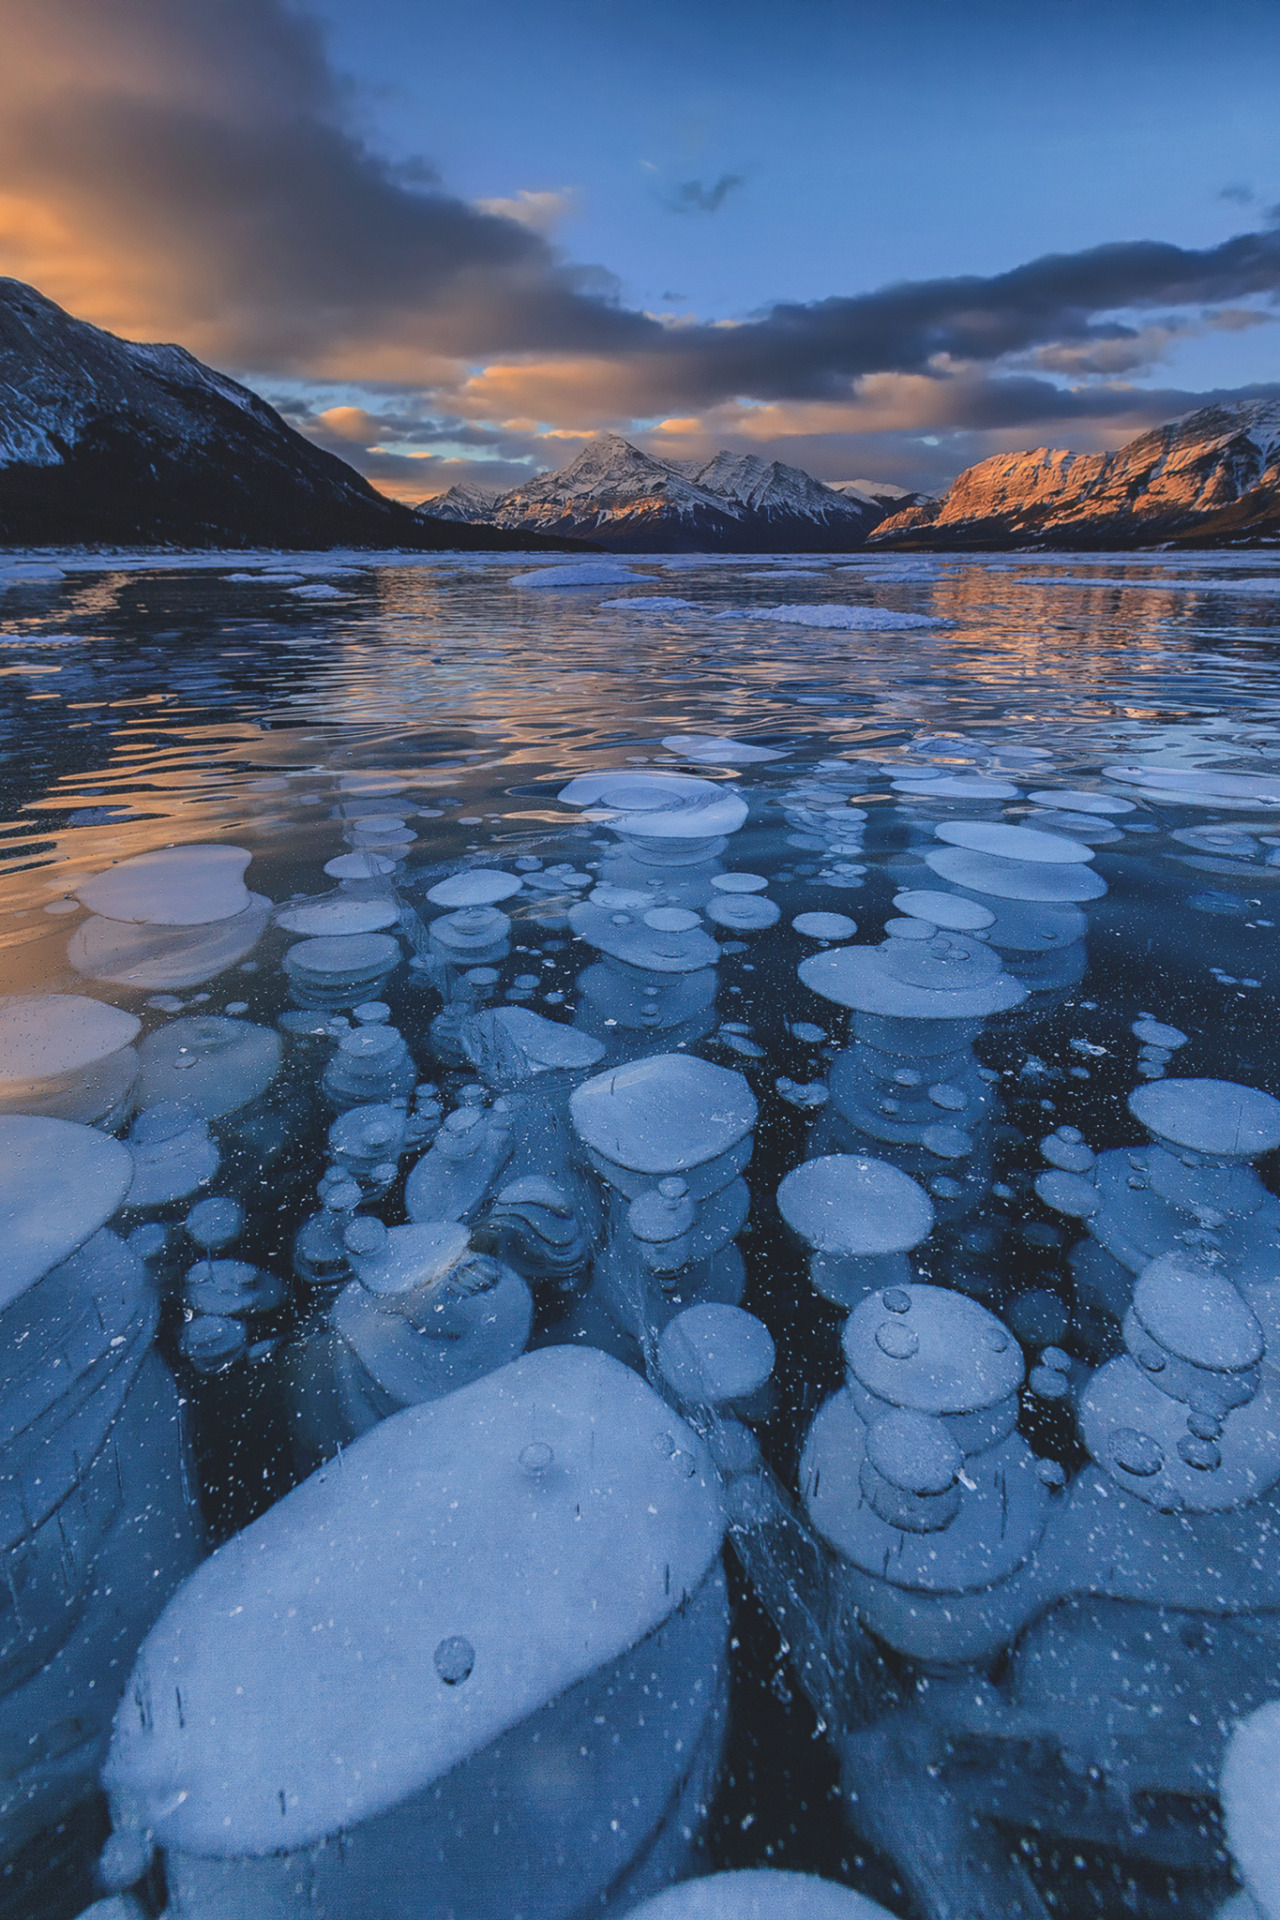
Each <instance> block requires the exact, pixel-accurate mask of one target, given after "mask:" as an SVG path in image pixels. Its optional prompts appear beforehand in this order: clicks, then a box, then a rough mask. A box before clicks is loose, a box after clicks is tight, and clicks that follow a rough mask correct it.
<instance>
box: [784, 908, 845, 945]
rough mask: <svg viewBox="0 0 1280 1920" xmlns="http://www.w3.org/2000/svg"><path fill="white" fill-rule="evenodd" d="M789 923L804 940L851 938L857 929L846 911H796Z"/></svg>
mask: <svg viewBox="0 0 1280 1920" xmlns="http://www.w3.org/2000/svg"><path fill="white" fill-rule="evenodd" d="M791 924H792V926H793V927H794V928H795V930H796V932H797V933H802V934H803V935H804V937H805V939H806V940H851V939H852V938H853V936H854V934H855V933H856V932H857V931H858V923H857V921H856V920H851V919H850V918H849V916H848V914H846V913H798V914H797V915H796V917H795V919H794V920H793V921H792V922H791Z"/></svg>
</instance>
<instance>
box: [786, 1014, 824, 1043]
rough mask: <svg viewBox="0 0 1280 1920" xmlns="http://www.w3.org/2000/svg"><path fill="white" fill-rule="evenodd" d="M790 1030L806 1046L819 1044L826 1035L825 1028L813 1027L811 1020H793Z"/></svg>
mask: <svg viewBox="0 0 1280 1920" xmlns="http://www.w3.org/2000/svg"><path fill="white" fill-rule="evenodd" d="M790 1032H791V1033H792V1034H794V1036H795V1038H796V1039H797V1040H801V1041H803V1042H804V1044H805V1046H807V1047H816V1046H820V1045H821V1043H822V1042H823V1041H824V1040H825V1039H827V1037H828V1035H827V1030H826V1028H825V1027H815V1026H814V1024H813V1022H812V1020H793V1021H792V1022H791V1026H790Z"/></svg>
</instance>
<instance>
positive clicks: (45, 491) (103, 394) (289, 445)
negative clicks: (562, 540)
mask: <svg viewBox="0 0 1280 1920" xmlns="http://www.w3.org/2000/svg"><path fill="white" fill-rule="evenodd" d="M81 543H88V544H94V543H106V544H111V545H117V544H119V545H142V544H146V545H150V544H156V543H166V544H179V545H182V546H226V545H232V546H234V545H244V544H251V545H255V546H273V547H290V546H293V547H303V548H314V547H322V546H331V545H342V546H372V547H398V546H406V547H419V548H421V547H445V546H448V547H454V546H459V545H467V546H485V547H493V546H504V547H505V546H514V545H517V544H519V543H518V542H514V541H511V540H509V539H506V538H504V537H502V536H499V535H497V534H495V533H493V532H492V531H491V530H488V529H480V528H476V529H474V530H472V529H468V530H467V531H466V533H465V535H464V536H462V537H460V536H459V531H458V529H457V528H456V527H454V526H441V524H440V523H439V522H433V521H431V520H429V519H424V518H422V517H420V516H418V515H415V514H414V513H412V512H411V511H410V510H409V509H408V508H407V507H402V506H399V505H398V504H397V503H396V502H395V501H392V500H388V499H386V498H385V496H384V495H382V494H380V493H377V492H375V491H374V489H373V488H372V487H371V486H369V485H368V483H367V482H366V481H365V480H363V479H362V478H361V477H360V475H359V474H357V473H356V472H354V471H353V469H352V468H350V467H348V466H347V465H346V463H345V462H344V461H342V460H339V459H338V458H337V457H336V455H334V454H331V453H325V452H323V451H322V450H321V449H320V448H319V447H316V446H313V445H312V443H311V441H309V440H307V439H304V437H303V436H302V435H301V434H299V433H296V432H295V431H294V429H293V428H292V427H290V426H289V425H287V423H286V422H285V421H284V420H282V419H281V417H280V415H279V414H278V413H276V411H275V410H274V408H272V407H269V406H268V405H267V403H266V402H265V401H264V400H260V399H259V398H258V396H257V395H256V394H254V393H251V392H250V391H249V389H248V388H247V387H242V386H240V385H239V384H238V383H237V382H236V381H234V380H231V379H228V377H227V376H226V375H225V374H221V373H217V372H215V371H214V370H213V368H211V367H206V366H204V365H203V364H202V363H201V362H200V361H199V360H197V359H195V358H194V357H193V356H192V355H191V354H189V353H187V352H185V351H184V350H183V349H182V348H181V347H173V346H140V345H136V344H134V343H133V342H130V341H126V340H120V339H117V337H116V336H115V335H114V334H111V333H105V332H103V331H102V329H101V328H99V327H93V326H90V325H89V324H88V323H87V322H85V321H83V320H76V319H74V318H73V317H72V316H71V315H70V314H68V313H65V312H64V311H63V309H62V308H61V307H59V306H56V305H55V304H54V302H53V301H52V300H48V299H46V298H45V297H44V295H43V294H40V293H37V292H36V290H35V289H34V288H33V287H28V286H25V285H24V284H23V283H22V282H21V281H18V280H3V279H0V545H5V544H8V545H38V546H46V545H54V546H60V545H76V544H81Z"/></svg>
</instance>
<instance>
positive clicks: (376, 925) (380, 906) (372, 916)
mask: <svg viewBox="0 0 1280 1920" xmlns="http://www.w3.org/2000/svg"><path fill="white" fill-rule="evenodd" d="M399 918H400V909H399V908H398V907H397V906H396V904H395V902H394V900H311V901H307V902H305V903H304V904H303V905H301V906H296V907H281V908H280V909H279V910H278V911H277V913H276V924H277V926H281V927H283V928H284V929H285V931H286V933H306V934H310V935H312V936H313V937H318V936H320V935H322V934H339V935H341V934H349V933H381V932H382V930H383V928H384V927H394V926H395V925H396V923H397V921H398V920H399Z"/></svg>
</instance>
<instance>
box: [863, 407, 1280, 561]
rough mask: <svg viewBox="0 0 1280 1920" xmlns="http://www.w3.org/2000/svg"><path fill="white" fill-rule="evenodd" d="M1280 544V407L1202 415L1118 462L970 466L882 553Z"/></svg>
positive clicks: (885, 527)
mask: <svg viewBox="0 0 1280 1920" xmlns="http://www.w3.org/2000/svg"><path fill="white" fill-rule="evenodd" d="M1236 540H1240V541H1248V542H1256V541H1259V540H1280V401H1277V400H1246V401H1241V402H1238V403H1235V404H1231V405H1218V406H1211V407H1200V408H1198V409H1197V410H1196V411H1195V412H1194V413H1188V414H1184V415H1183V416H1182V418H1181V419H1179V420H1173V421H1171V422H1170V423H1169V424H1168V425H1167V426H1163V427H1156V428H1154V429H1152V431H1150V432H1149V433H1142V434H1139V435H1138V437H1137V439H1136V440H1130V441H1129V443H1128V445H1127V446H1123V447H1121V448H1120V450H1119V452H1118V453H1066V452H1063V451H1061V450H1058V451H1055V450H1053V449H1051V448H1049V447H1037V448H1036V449H1035V451H1034V452H1032V453H1008V454H1005V453H999V454H995V455H993V456H992V458H991V459H990V460H981V461H979V463H978V465H977V466H976V467H969V468H968V469H967V470H966V471H965V472H964V473H962V474H961V475H960V477H959V479H958V480H956V481H955V482H954V484H953V485H952V486H951V488H950V489H949V491H948V492H947V493H946V494H945V495H944V497H943V498H942V499H941V500H940V501H936V502H928V503H925V504H921V505H916V506H913V507H910V508H908V509H906V510H905V511H903V512H898V513H894V514H892V515H891V516H890V517H889V518H888V519H886V520H883V521H882V522H881V524H880V525H879V526H878V527H877V528H876V530H875V532H874V533H873V534H872V536H871V544H872V545H873V546H885V547H915V548H957V547H976V548H999V547H1027V546H1031V547H1069V548H1084V547H1105V548H1125V547H1145V546H1154V545H1158V544H1164V543H1166V542H1170V541H1172V542H1175V543H1176V544H1178V545H1189V546H1197V545H1214V544H1217V543H1219V542H1227V541H1236Z"/></svg>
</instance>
